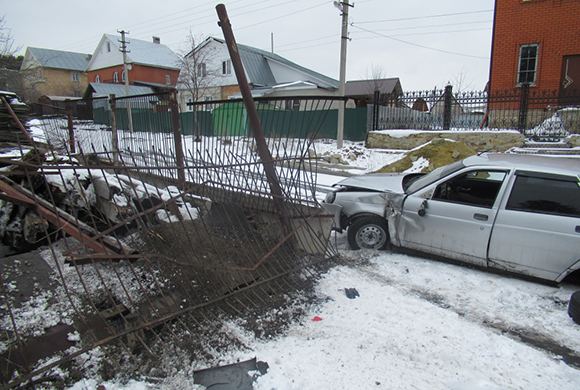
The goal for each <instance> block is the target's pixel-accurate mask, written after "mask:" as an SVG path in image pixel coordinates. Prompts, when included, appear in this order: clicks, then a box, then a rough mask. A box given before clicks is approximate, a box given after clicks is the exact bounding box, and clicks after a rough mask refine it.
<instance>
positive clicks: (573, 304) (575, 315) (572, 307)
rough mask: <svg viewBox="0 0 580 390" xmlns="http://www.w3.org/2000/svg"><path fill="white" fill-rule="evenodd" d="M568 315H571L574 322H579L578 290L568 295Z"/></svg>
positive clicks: (579, 298)
mask: <svg viewBox="0 0 580 390" xmlns="http://www.w3.org/2000/svg"><path fill="white" fill-rule="evenodd" d="M568 315H569V316H570V317H572V319H573V320H574V322H575V323H577V324H580V291H576V292H575V293H574V294H572V296H571V297H570V303H568Z"/></svg>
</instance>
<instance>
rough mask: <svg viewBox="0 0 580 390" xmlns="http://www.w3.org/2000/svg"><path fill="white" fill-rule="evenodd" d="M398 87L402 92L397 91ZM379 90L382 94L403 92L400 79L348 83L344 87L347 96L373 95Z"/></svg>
mask: <svg viewBox="0 0 580 390" xmlns="http://www.w3.org/2000/svg"><path fill="white" fill-rule="evenodd" d="M397 87H398V89H399V90H400V91H397ZM377 89H378V90H379V91H381V93H392V92H402V88H401V83H400V81H399V78H398V77H393V78H389V79H374V80H373V79H370V80H355V81H347V82H346V84H345V86H344V91H345V95H346V96H366V95H372V94H373V93H374V91H375V90H377Z"/></svg>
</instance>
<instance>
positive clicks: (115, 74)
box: [113, 72, 119, 84]
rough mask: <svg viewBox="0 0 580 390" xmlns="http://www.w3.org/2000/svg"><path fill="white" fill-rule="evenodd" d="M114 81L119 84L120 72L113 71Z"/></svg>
mask: <svg viewBox="0 0 580 390" xmlns="http://www.w3.org/2000/svg"><path fill="white" fill-rule="evenodd" d="M113 82H114V83H115V84H117V83H118V82H119V72H115V73H113Z"/></svg>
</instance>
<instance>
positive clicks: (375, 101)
mask: <svg viewBox="0 0 580 390" xmlns="http://www.w3.org/2000/svg"><path fill="white" fill-rule="evenodd" d="M380 100H381V91H379V90H376V91H375V94H374V96H373V128H372V130H378V129H379V106H380Z"/></svg>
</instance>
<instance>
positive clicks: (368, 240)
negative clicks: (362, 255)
mask: <svg viewBox="0 0 580 390" xmlns="http://www.w3.org/2000/svg"><path fill="white" fill-rule="evenodd" d="M347 235H348V244H349V245H350V247H351V249H353V250H357V249H361V248H362V249H385V248H386V247H387V244H388V243H389V231H388V225H387V221H386V220H385V219H384V218H381V217H373V216H365V217H360V218H357V219H355V220H354V221H353V222H352V223H351V225H350V226H349V227H348V232H347Z"/></svg>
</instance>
